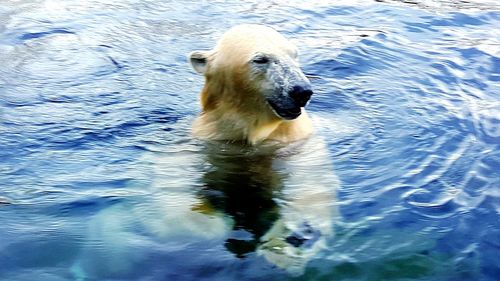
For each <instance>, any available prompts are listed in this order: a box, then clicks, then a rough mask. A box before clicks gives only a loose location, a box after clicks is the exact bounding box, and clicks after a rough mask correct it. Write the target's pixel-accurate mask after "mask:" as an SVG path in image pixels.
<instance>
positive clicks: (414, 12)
mask: <svg viewBox="0 0 500 281" xmlns="http://www.w3.org/2000/svg"><path fill="white" fill-rule="evenodd" d="M112 2H113V1H74V2H73V1H63V2H61V1H50V0H45V1H42V0H40V1H16V2H9V1H4V2H3V3H2V4H1V5H0V32H1V35H0V65H1V67H0V222H1V224H2V227H0V236H1V237H2V239H0V249H1V251H0V279H2V280H3V279H5V280H86V278H87V279H88V280H106V279H113V278H114V279H117V280H127V279H128V280H139V279H140V280H287V279H288V280H497V279H498V276H500V267H499V265H498V257H499V256H500V239H499V237H500V218H499V210H500V205H499V202H500V201H499V196H500V189H499V186H500V172H499V171H500V89H499V73H500V59H499V56H500V53H499V51H498V50H499V49H498V46H499V42H500V33H499V31H498V27H499V26H500V14H499V10H500V8H499V7H498V6H497V4H496V3H495V1H481V2H479V1H453V2H451V1H411V3H410V1H402V2H400V1H382V2H366V1H362V2H359V3H353V2H351V1H340V2H336V4H332V3H329V2H328V1H327V2H328V3H327V2H322V1H313V2H310V1H307V2H304V3H302V4H290V3H288V2H285V1H273V2H269V1H262V2H261V1H246V2H245V3H243V2H241V1H234V2H231V1H230V2H228V1H224V2H213V1H210V2H209V1H201V2H199V3H197V4H193V3H192V2H188V1H186V2H184V1H164V2H161V3H159V2H158V1H132V0H130V1H121V2H120V3H114V2H116V1H114V2H113V3H112ZM228 11H231V12H228ZM246 22H252V23H264V24H268V25H271V26H273V27H274V28H276V29H277V30H278V31H280V32H281V33H283V34H285V35H286V36H287V37H288V38H290V40H291V41H292V42H293V43H295V44H296V45H297V46H298V47H299V50H300V57H301V61H302V66H303V69H304V72H306V73H307V75H308V76H309V77H311V81H312V83H313V85H314V89H315V95H314V97H313V100H312V102H311V103H310V105H309V112H310V113H311V115H312V116H313V120H314V121H315V126H316V134H315V136H314V137H313V138H311V140H310V141H309V142H308V143H307V144H306V145H305V147H306V151H303V152H302V154H301V153H298V154H294V153H290V152H288V155H287V153H284V154H283V155H280V156H279V157H278V158H277V159H274V158H272V159H270V158H269V156H268V155H267V156H266V155H262V154H260V153H259V152H258V151H255V150H253V149H252V148H248V147H241V146H238V145H237V144H206V143H204V142H202V141H198V140H194V139H192V137H191V136H190V133H189V130H190V123H191V121H192V120H193V118H194V117H195V116H196V114H197V113H198V111H199V106H198V92H199V90H200V89H201V86H202V79H200V78H199V77H198V76H196V75H195V74H194V73H193V72H192V71H191V70H190V69H189V67H188V65H187V63H186V54H187V53H189V52H190V51H192V50H196V49H209V48H211V47H212V46H213V44H214V41H215V40H216V39H217V38H218V37H219V36H220V35H221V34H222V33H223V32H224V31H225V30H227V29H228V28H229V27H230V26H233V25H235V24H239V23H246ZM318 143H324V146H325V147H327V148H328V153H318V151H319V150H317V149H316V148H317V144H318ZM290 151H292V152H293V151H294V150H293V148H292V149H291V150H290ZM290 155H292V156H293V155H295V156H296V157H292V158H291V159H290ZM297 155H298V156H297ZM281 160H286V161H289V162H286V161H285V162H281ZM283 163H288V164H283ZM287 165H292V167H294V169H295V170H294V169H291V170H290V166H287ZM287 167H288V168H287ZM311 168H313V170H314V171H319V172H320V173H321V174H322V176H321V177H319V178H317V179H316V181H312V182H311V181H310V180H309V181H308V180H307V179H306V178H307V177H305V178H301V180H298V179H297V177H296V175H297V173H296V172H298V174H299V175H300V174H301V173H302V172H304V171H307V169H311ZM318 186H320V187H321V188H319V187H318ZM313 187H314V188H313ZM318 194H319V195H320V196H316V195H318ZM303 198H309V199H311V200H310V201H307V202H308V204H304V202H305V201H304V200H302V201H301V199H303ZM255 206H258V208H256V207H255ZM297 214H302V216H299V215H297ZM306 221H307V222H308V223H306Z"/></svg>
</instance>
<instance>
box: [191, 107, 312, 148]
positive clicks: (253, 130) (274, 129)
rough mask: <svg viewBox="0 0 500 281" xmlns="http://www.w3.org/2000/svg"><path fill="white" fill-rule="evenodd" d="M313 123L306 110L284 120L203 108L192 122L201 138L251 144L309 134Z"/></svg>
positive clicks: (195, 133) (303, 136)
mask: <svg viewBox="0 0 500 281" xmlns="http://www.w3.org/2000/svg"><path fill="white" fill-rule="evenodd" d="M311 133H312V122H311V120H310V119H309V117H308V116H307V113H306V112H305V110H302V114H301V115H300V116H299V117H298V118H297V119H294V120H286V121H285V120H282V119H279V118H276V117H274V116H265V114H263V116H260V118H259V119H256V118H255V117H254V118H249V117H248V115H246V114H244V113H242V112H238V111H235V110H229V109H222V108H218V109H213V110H209V111H204V112H202V114H201V115H200V116H198V117H197V118H196V120H195V122H194V124H193V134H194V135H195V136H196V137H198V138H201V139H208V140H226V141H244V142H247V143H249V144H251V145H255V144H258V143H261V142H263V141H268V140H270V141H278V142H283V143H288V142H292V141H296V140H300V139H304V138H306V137H308V136H309V135H310V134H311Z"/></svg>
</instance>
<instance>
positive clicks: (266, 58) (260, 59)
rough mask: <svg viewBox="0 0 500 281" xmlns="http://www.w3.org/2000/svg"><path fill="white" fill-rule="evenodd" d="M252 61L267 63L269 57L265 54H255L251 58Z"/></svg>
mask: <svg viewBox="0 0 500 281" xmlns="http://www.w3.org/2000/svg"><path fill="white" fill-rule="evenodd" d="M252 62H253V63H256V64H267V63H269V58H268V57H266V56H257V57H255V58H254V59H253V60H252Z"/></svg>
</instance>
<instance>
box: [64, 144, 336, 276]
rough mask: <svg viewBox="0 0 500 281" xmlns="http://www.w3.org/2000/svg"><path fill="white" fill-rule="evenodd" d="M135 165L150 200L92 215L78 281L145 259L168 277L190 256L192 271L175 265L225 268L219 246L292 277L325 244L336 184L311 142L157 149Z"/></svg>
mask: <svg viewBox="0 0 500 281" xmlns="http://www.w3.org/2000/svg"><path fill="white" fill-rule="evenodd" d="M198 149H199V147H198ZM153 150H154V149H153ZM143 159H144V163H148V165H151V167H152V169H153V170H152V175H151V178H152V182H151V186H150V190H149V192H148V194H146V195H142V196H139V198H138V199H137V200H136V199H133V200H126V202H123V203H117V204H115V205H114V206H112V207H109V208H106V209H104V210H102V211H101V212H99V213H98V214H96V215H95V216H94V218H93V219H92V220H91V221H90V223H89V228H88V229H89V230H88V234H87V243H86V245H85V247H84V249H83V251H82V252H81V255H80V258H79V260H78V262H77V263H76V264H75V266H74V267H73V272H74V274H75V275H76V276H77V277H78V278H77V279H83V280H85V278H101V277H113V278H124V277H126V276H130V275H131V274H145V273H144V272H149V270H147V268H150V267H153V268H154V264H151V263H150V262H148V259H149V258H151V256H157V258H155V259H163V260H169V262H167V263H165V264H164V265H163V266H162V268H163V269H164V270H166V271H175V270H176V269H175V264H172V262H171V259H172V258H175V256H179V257H181V256H183V257H186V255H187V256H190V255H192V259H193V260H192V261H191V262H192V264H191V265H189V264H190V260H189V259H188V260H184V261H183V266H185V267H188V268H190V269H189V270H195V268H198V267H199V266H200V264H201V266H207V265H209V264H210V263H214V264H220V262H222V264H225V265H228V264H227V262H228V261H227V256H226V255H224V254H223V253H222V252H221V250H223V249H226V250H225V251H227V252H230V253H232V254H233V256H236V257H238V258H236V259H235V260H234V261H232V262H229V263H233V262H234V263H236V264H237V263H238V260H242V261H244V260H248V261H250V262H251V263H254V262H255V263H258V264H260V263H261V261H259V259H258V257H264V258H265V260H267V263H268V264H269V265H271V266H276V267H278V268H281V269H282V270H285V271H286V272H288V273H289V274H292V275H300V274H301V273H302V272H303V271H304V269H305V267H306V265H307V263H308V262H309V261H310V260H312V259H314V258H320V257H321V256H320V254H321V250H323V249H324V248H325V247H326V244H327V241H329V240H331V239H332V238H333V222H334V221H335V216H336V206H335V192H336V189H337V187H338V180H337V177H336V176H335V174H334V173H333V170H332V169H331V164H330V160H329V158H328V157H327V154H325V149H324V145H323V144H321V143H320V142H318V141H317V140H316V139H315V138H312V139H308V140H306V141H302V142H297V143H292V144H289V145H287V146H282V145H261V146H259V147H250V146H242V145H240V144H235V143H233V144H228V143H218V142H208V143H206V144H205V146H204V152H199V151H197V152H193V151H192V150H190V149H186V150H178V151H177V152H171V151H161V148H156V151H155V152H150V153H147V154H146V155H145V156H144V157H143ZM195 163H196V165H195ZM193 173H198V175H200V176H199V177H198V178H194V177H193V176H192V174H193ZM200 173H201V174H200ZM174 174H175V175H176V176H175V177H173V176H172V175H174ZM182 174H185V175H186V176H185V177H183V176H182ZM141 241H142V242H141ZM214 243H215V244H214ZM217 245H221V246H222V245H224V247H223V248H222V249H221V248H220V247H219V246H217ZM153 247H157V249H156V250H155V249H152V248H153ZM194 249H196V250H194ZM193 251H194V252H193ZM152 252H153V253H152ZM202 257H205V258H203V260H201V259H202ZM218 259H220V260H219V261H218ZM155 264H157V263H155ZM242 265H243V264H242ZM168 267H172V268H168ZM141 272H143V273H141Z"/></svg>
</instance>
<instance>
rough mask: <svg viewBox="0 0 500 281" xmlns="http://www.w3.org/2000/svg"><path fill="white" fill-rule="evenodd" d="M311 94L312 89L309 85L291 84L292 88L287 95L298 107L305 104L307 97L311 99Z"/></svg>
mask: <svg viewBox="0 0 500 281" xmlns="http://www.w3.org/2000/svg"><path fill="white" fill-rule="evenodd" d="M312 94H313V91H312V89H311V86H310V85H303V86H299V85H297V86H293V87H292V89H291V90H290V91H289V92H288V95H289V96H290V97H291V98H292V99H293V101H294V102H295V104H296V105H297V106H299V107H304V106H306V104H307V102H308V101H309V99H311V96H312Z"/></svg>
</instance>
